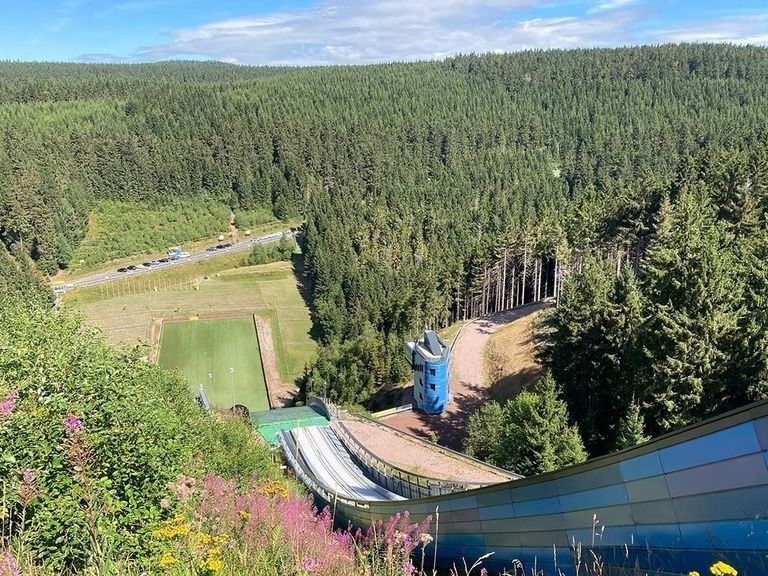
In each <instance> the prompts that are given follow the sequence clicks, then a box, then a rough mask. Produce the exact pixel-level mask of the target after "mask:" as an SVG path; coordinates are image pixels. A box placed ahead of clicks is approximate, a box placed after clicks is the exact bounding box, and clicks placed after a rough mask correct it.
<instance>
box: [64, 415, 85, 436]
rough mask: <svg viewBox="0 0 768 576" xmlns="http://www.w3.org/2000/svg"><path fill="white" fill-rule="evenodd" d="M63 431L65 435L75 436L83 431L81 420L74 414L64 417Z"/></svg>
mask: <svg viewBox="0 0 768 576" xmlns="http://www.w3.org/2000/svg"><path fill="white" fill-rule="evenodd" d="M64 431H65V432H66V433H67V436H70V437H71V436H77V435H78V434H80V433H81V432H82V431H83V421H82V420H80V418H78V417H77V416H75V415H74V414H70V415H69V416H67V417H66V418H64Z"/></svg>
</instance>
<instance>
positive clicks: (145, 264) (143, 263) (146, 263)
mask: <svg viewBox="0 0 768 576" xmlns="http://www.w3.org/2000/svg"><path fill="white" fill-rule="evenodd" d="M152 264H153V262H142V263H141V265H142V266H144V268H149V267H150V266H152Z"/></svg>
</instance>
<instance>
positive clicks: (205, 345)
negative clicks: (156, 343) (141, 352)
mask: <svg viewBox="0 0 768 576" xmlns="http://www.w3.org/2000/svg"><path fill="white" fill-rule="evenodd" d="M158 363H159V364H160V365H161V366H164V367H165V368H168V369H169V370H175V369H178V370H179V371H180V372H181V373H182V374H184V376H186V377H187V380H188V381H189V386H190V389H191V390H192V391H193V392H194V393H196V392H197V390H198V387H199V385H200V384H202V385H203V387H204V389H205V393H206V396H207V397H208V400H209V401H210V403H211V404H212V405H213V406H216V407H219V408H229V407H230V406H232V405H233V404H243V405H245V406H247V407H248V409H249V410H250V411H251V412H254V411H257V410H268V409H269V403H268V401H267V390H266V385H265V383H264V373H263V371H262V369H261V357H260V356H259V345H258V341H257V339H256V328H255V327H254V324H253V318H252V317H250V316H245V317H242V318H226V319H221V320H190V321H188V322H168V323H166V324H164V326H163V335H162V338H161V340H160V356H159V358H158Z"/></svg>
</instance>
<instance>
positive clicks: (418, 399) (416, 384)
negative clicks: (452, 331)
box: [407, 330, 451, 414]
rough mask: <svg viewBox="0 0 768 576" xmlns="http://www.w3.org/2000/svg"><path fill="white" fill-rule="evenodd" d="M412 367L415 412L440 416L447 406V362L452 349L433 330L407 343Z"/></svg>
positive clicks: (448, 373) (448, 377)
mask: <svg viewBox="0 0 768 576" xmlns="http://www.w3.org/2000/svg"><path fill="white" fill-rule="evenodd" d="M407 346H408V350H409V351H410V353H411V367H412V368H413V401H414V403H415V405H416V409H417V410H421V411H422V412H424V413H426V414H440V413H442V412H443V411H444V410H445V408H446V406H447V405H448V381H449V379H450V375H451V374H450V371H449V370H448V361H449V360H450V357H451V347H450V346H448V343H447V342H445V341H444V340H442V339H441V338H440V337H439V336H438V335H437V334H435V333H434V332H433V331H432V330H427V331H426V332H424V335H423V336H422V337H421V338H419V339H418V340H417V341H416V342H408V344H407Z"/></svg>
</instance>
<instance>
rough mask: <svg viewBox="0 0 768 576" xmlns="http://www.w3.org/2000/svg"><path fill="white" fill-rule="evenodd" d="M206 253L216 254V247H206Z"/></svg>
mask: <svg viewBox="0 0 768 576" xmlns="http://www.w3.org/2000/svg"><path fill="white" fill-rule="evenodd" d="M205 251H206V252H216V246H208V248H206V249H205Z"/></svg>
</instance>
